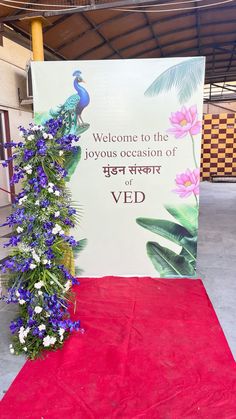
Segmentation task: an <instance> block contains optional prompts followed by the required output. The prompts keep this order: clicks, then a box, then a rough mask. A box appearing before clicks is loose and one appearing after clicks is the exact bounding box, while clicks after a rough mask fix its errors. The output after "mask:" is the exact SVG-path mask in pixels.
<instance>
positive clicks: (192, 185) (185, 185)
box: [173, 169, 200, 198]
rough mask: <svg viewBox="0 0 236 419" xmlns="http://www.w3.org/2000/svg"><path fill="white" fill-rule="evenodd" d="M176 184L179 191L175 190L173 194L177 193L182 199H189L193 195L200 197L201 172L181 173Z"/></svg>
mask: <svg viewBox="0 0 236 419" xmlns="http://www.w3.org/2000/svg"><path fill="white" fill-rule="evenodd" d="M175 183H176V185H177V189H174V190H173V192H176V193H177V194H178V195H179V196H180V198H187V197H188V196H190V195H191V194H194V195H199V183H200V170H199V169H194V170H193V171H192V172H191V170H189V169H187V170H186V172H185V173H180V174H179V175H177V176H176V178H175Z"/></svg>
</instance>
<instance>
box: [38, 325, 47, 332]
mask: <svg viewBox="0 0 236 419" xmlns="http://www.w3.org/2000/svg"><path fill="white" fill-rule="evenodd" d="M38 329H39V330H40V331H41V330H46V326H45V324H40V325H39V327H38Z"/></svg>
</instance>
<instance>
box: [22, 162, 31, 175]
mask: <svg viewBox="0 0 236 419" xmlns="http://www.w3.org/2000/svg"><path fill="white" fill-rule="evenodd" d="M24 170H25V171H26V173H28V175H31V173H32V166H31V165H30V164H27V166H25V167H24Z"/></svg>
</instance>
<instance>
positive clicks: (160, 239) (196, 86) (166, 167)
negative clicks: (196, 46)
mask: <svg viewBox="0 0 236 419" xmlns="http://www.w3.org/2000/svg"><path fill="white" fill-rule="evenodd" d="M32 74H33V92H34V110H35V118H36V122H38V123H42V122H44V121H45V120H46V119H49V118H51V117H53V118H59V117H60V118H62V119H63V121H64V124H65V127H66V132H67V133H69V132H71V133H77V134H79V135H80V141H79V144H80V147H81V157H80V161H79V162H78V164H77V165H76V164H75V163H74V166H73V167H72V169H75V170H74V173H73V175H71V179H70V183H69V184H68V186H69V188H70V189H71V191H72V194H73V200H74V201H77V202H78V203H79V204H80V206H81V207H80V209H81V221H80V225H79V227H78V228H76V231H75V232H73V233H74V234H75V236H76V238H77V239H78V240H80V239H84V238H86V239H87V245H86V246H85V248H84V250H83V252H82V253H81V254H80V255H79V258H78V260H77V262H76V264H77V266H79V268H81V269H82V270H83V273H82V275H83V276H96V277H98V276H105V275H121V276H133V275H134V276H153V277H194V276H195V264H196V249H197V230H198V226H197V223H198V205H199V204H198V199H199V166H200V144H201V118H202V102H203V82H204V58H203V57H197V58H192V57H191V58H186V57H185V58H167V59H143V60H111V61H108V60H106V61H67V62H34V63H32ZM72 169H71V170H70V174H71V173H72V171H73V170H72Z"/></svg>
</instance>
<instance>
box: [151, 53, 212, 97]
mask: <svg viewBox="0 0 236 419" xmlns="http://www.w3.org/2000/svg"><path fill="white" fill-rule="evenodd" d="M203 62H204V58H202V57H201V58H199V57H197V58H191V59H189V60H186V61H183V62H182V63H179V64H176V65H174V66H172V67H170V68H168V69H167V70H165V71H164V72H163V73H162V74H160V76H158V77H157V78H156V80H154V82H153V83H152V84H151V85H150V86H149V87H148V89H147V90H146V92H145V93H144V94H145V96H149V97H152V96H156V95H159V94H160V93H162V92H165V91H168V90H171V89H173V88H175V89H177V95H178V98H179V101H180V103H185V102H187V101H188V100H189V99H190V98H191V96H192V94H193V93H194V92H195V91H196V89H197V87H198V85H199V84H200V83H202V80H203V76H204V66H203V65H202V64H203Z"/></svg>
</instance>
